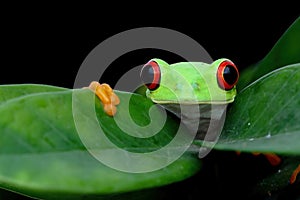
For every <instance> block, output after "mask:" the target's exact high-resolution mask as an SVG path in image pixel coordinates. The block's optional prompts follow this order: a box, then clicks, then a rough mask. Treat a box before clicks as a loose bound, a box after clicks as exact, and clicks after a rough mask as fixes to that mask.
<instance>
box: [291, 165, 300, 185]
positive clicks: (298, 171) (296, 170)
mask: <svg viewBox="0 0 300 200" xmlns="http://www.w3.org/2000/svg"><path fill="white" fill-rule="evenodd" d="M299 173H300V164H299V165H298V167H297V168H296V169H295V170H294V171H293V173H292V175H291V177H290V184H293V183H295V181H296V178H297V175H298V174H299Z"/></svg>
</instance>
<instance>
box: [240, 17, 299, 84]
mask: <svg viewBox="0 0 300 200" xmlns="http://www.w3.org/2000/svg"><path fill="white" fill-rule="evenodd" d="M257 48H259V47H257ZM299 62H300V17H299V18H298V19H296V20H295V22H294V23H293V24H292V25H291V26H290V27H289V28H288V29H287V30H286V31H285V33H284V34H283V35H282V36H281V38H280V39H279V40H278V41H277V43H276V44H275V45H274V47H273V48H272V49H271V51H270V52H269V53H268V54H267V55H266V56H265V57H264V58H263V59H262V60H261V61H260V62H258V63H257V64H254V65H252V66H250V67H248V68H246V69H245V70H244V71H242V72H241V76H240V79H239V83H238V85H237V88H238V90H241V89H243V88H245V87H246V86H247V85H248V84H249V83H251V82H253V81H255V80H257V79H258V78H260V77H261V76H263V75H265V74H267V73H269V72H271V71H273V70H274V69H277V68H280V67H283V66H286V65H290V64H294V63H299Z"/></svg>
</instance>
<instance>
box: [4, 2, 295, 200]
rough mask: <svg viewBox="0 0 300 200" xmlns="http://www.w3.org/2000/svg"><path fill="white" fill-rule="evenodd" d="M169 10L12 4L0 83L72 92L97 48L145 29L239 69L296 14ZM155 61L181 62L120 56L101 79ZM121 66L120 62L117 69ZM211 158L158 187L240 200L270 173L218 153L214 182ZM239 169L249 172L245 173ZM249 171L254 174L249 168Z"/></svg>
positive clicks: (260, 52)
mask: <svg viewBox="0 0 300 200" xmlns="http://www.w3.org/2000/svg"><path fill="white" fill-rule="evenodd" d="M148 3H149V2H148ZM142 4H143V3H142ZM145 4H147V2H146V3H145ZM35 6H36V5H35ZM116 6H119V7H122V5H116ZM172 6H173V5H169V7H168V9H162V8H160V7H158V6H154V5H152V4H149V5H142V6H141V7H142V8H139V9H137V8H136V9H135V8H133V9H132V10H127V8H126V9H125V8H124V9H122V11H123V12H119V11H117V10H115V9H114V8H113V7H112V8H107V7H106V6H104V5H102V6H98V7H97V6H94V5H91V6H90V7H88V8H86V7H81V8H79V9H78V8H77V9H73V8H72V7H71V5H70V6H66V7H61V6H50V5H49V6H48V5H47V6H45V5H43V6H41V7H32V8H31V9H28V8H27V7H26V8H23V7H22V5H21V6H19V7H15V6H12V7H9V8H7V11H8V12H5V13H2V19H1V32H2V34H1V35H2V36H1V52H2V53H1V72H0V84H18V83H39V84H50V85H56V86H62V87H68V88H72V87H73V84H74V80H75V77H76V74H77V70H78V69H79V67H80V65H81V63H82V62H83V60H84V59H85V57H86V56H87V55H88V54H89V52H90V51H91V50H92V49H93V48H94V47H96V46H97V45H98V44H99V43H101V42H102V41H103V40H105V39H107V38H109V37H111V36H113V35H115V34H117V33H120V32H122V31H125V30H129V29H132V28H138V27H148V26H154V27H164V28H169V29H173V30H176V31H179V32H182V33H184V34H186V35H188V36H190V37H191V38H193V39H194V40H196V41H197V42H199V43H200V44H201V45H202V46H203V47H204V48H205V49H206V50H207V51H208V52H209V54H210V55H211V56H212V58H213V59H217V58H221V57H227V58H229V59H231V60H233V61H234V62H235V64H236V65H237V66H238V67H239V68H240V69H243V68H245V67H246V66H248V65H250V64H253V63H255V62H258V61H259V60H260V59H262V58H263V57H264V56H265V55H266V54H267V53H268V52H269V50H270V49H271V48H272V46H273V45H274V44H275V43H276V41H277V40H278V39H279V38H280V36H281V35H282V34H283V33H284V32H285V31H286V29H287V28H288V27H289V26H290V25H291V24H292V23H293V22H294V20H295V19H296V18H297V17H298V16H299V14H300V12H298V11H292V9H293V8H297V6H296V5H288V6H287V7H286V8H283V7H281V6H279V8H278V9H274V8H270V7H266V8H261V7H260V5H256V6H253V7H252V8H249V5H247V4H245V5H243V6H242V7H240V8H239V9H237V8H234V7H230V6H226V5H225V6H220V5H218V4H216V5H214V6H210V7H204V6H199V5H188V6H189V8H186V9H185V8H181V9H177V10H176V9H174V8H172ZM179 6H181V5H179ZM29 7H30V6H29ZM195 7H196V8H195ZM217 7H219V8H220V9H216V8H217ZM92 8H93V9H92ZM191 8H195V9H191ZM3 9H4V10H6V8H3ZM152 57H160V58H163V59H164V60H166V61H168V62H169V63H172V62H173V61H178V57H176V56H175V55H171V54H168V53H162V52H160V51H153V50H149V51H143V52H136V53H131V54H129V55H124V56H122V58H120V60H119V61H118V62H116V63H115V66H114V67H113V69H114V70H111V71H109V72H107V73H105V77H104V80H105V81H106V82H108V83H110V84H113V83H114V81H116V79H117V78H118V76H120V75H121V74H122V73H125V72H126V70H128V69H130V67H131V66H136V65H137V64H141V63H143V61H145V60H148V58H152ZM118 63H125V64H124V65H122V67H120V66H118ZM116 67H117V68H116ZM99 78H100V77H99ZM137 78H138V77H137ZM91 81H92V80H91ZM214 156H215V155H214V154H212V155H211V156H210V157H208V158H206V161H207V162H208V165H207V166H208V167H206V168H205V167H204V169H203V171H202V172H201V173H200V174H198V175H197V176H195V177H193V178H191V179H188V180H186V181H183V182H181V183H178V184H172V185H171V186H167V187H165V188H163V189H162V190H163V191H164V192H166V194H167V195H168V196H173V197H178V198H180V197H182V198H185V199H186V198H187V197H189V199H196V196H197V197H198V195H202V194H203V195H210V197H216V196H222V197H226V198H227V197H239V195H241V197H243V195H242V193H243V192H245V191H247V188H246V189H245V188H244V187H243V188H241V187H239V186H241V185H240V183H239V181H245V179H250V178H251V176H252V177H253V176H255V174H256V175H257V174H259V171H261V172H262V171H263V170H262V169H263V168H266V169H267V170H269V169H270V168H269V167H268V166H269V165H268V164H267V162H265V160H264V159H262V160H263V161H262V163H260V164H258V163H257V160H256V161H255V158H253V157H251V156H246V157H242V158H241V159H242V160H243V159H244V160H247V162H242V164H240V162H239V164H238V163H237V157H236V155H235V154H225V155H223V154H222V153H221V155H217V156H218V158H219V159H220V157H221V159H220V161H218V162H219V164H220V165H221V166H224V169H223V172H224V171H225V173H223V177H218V178H216V174H215V171H214V170H209V169H207V168H210V167H213V166H215V165H214V164H210V163H212V162H213V161H212V160H214ZM239 161H241V160H239ZM249 161H250V164H249ZM251 162H252V164H251ZM231 163H233V165H231ZM253 163H254V164H253ZM235 164H236V166H234V165H235ZM232 166H234V167H232ZM244 167H247V168H245V170H244V169H243V168H244ZM251 168H252V169H254V170H256V172H252V173H250V171H247V170H249V169H250V170H251ZM226 170H228V173H227V175H226V172H227V171H226ZM235 171H236V173H235ZM224 174H225V175H224ZM211 178H213V179H211ZM202 180H203V181H202ZM220 180H221V182H220ZM218 181H219V182H218ZM252 181H253V179H252ZM254 181H255V180H254ZM217 182H218V184H219V185H218V184H217V185H216V183H217ZM246 182H247V181H246ZM235 191H239V192H236V193H235ZM172 194H173V195H172ZM236 194H238V195H236Z"/></svg>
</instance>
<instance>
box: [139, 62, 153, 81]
mask: <svg viewBox="0 0 300 200" xmlns="http://www.w3.org/2000/svg"><path fill="white" fill-rule="evenodd" d="M141 79H142V81H143V82H144V84H145V85H147V86H148V85H151V83H152V81H153V79H154V71H153V68H152V66H151V65H145V66H144V67H143V69H142V71H141Z"/></svg>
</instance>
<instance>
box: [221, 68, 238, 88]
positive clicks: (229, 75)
mask: <svg viewBox="0 0 300 200" xmlns="http://www.w3.org/2000/svg"><path fill="white" fill-rule="evenodd" d="M223 77H224V80H225V81H226V82H227V83H228V84H229V85H232V84H234V83H235V82H236V79H237V77H238V72H237V71H236V69H235V68H234V67H233V66H232V65H227V66H226V67H225V69H224V72H223Z"/></svg>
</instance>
